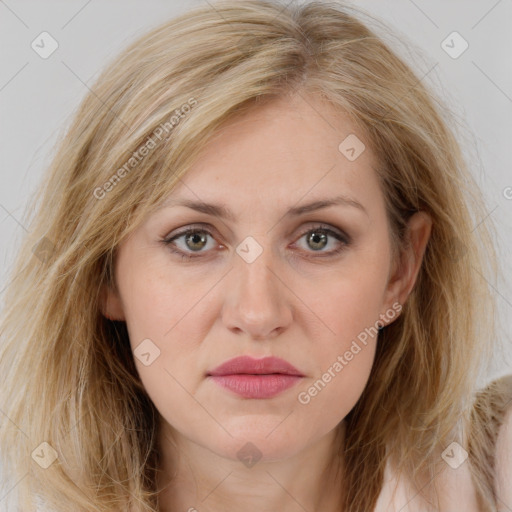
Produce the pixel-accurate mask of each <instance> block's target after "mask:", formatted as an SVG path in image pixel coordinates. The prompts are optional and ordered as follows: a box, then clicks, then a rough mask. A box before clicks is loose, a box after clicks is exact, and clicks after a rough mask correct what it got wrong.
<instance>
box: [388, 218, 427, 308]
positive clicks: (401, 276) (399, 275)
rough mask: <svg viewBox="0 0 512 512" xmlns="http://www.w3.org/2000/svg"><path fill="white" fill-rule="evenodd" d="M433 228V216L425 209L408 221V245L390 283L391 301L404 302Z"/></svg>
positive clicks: (412, 284) (414, 279)
mask: <svg viewBox="0 0 512 512" xmlns="http://www.w3.org/2000/svg"><path fill="white" fill-rule="evenodd" d="M431 230H432V218H431V217H430V215H429V214H428V213H426V212H424V211H419V212H416V213H415V214H414V215H413V216H412V217H411V218H410V219H409V222H408V229H407V235H406V236H407V238H408V242H409V243H408V245H407V247H406V248H405V249H404V250H403V252H402V254H401V255H400V259H399V262H398V264H397V265H395V270H394V273H393V275H392V277H391V279H390V281H389V283H388V285H389V289H388V293H389V296H390V297H393V299H392V300H391V302H394V301H397V302H399V303H400V304H404V303H405V301H406V300H407V298H408V297H409V294H410V293H411V291H412V289H413V288H414V284H415V283H416V279H417V277H418V273H419V270H420V268H421V263H422V261H423V256H424V254H425V249H426V247H427V243H428V241H429V239H430V234H431Z"/></svg>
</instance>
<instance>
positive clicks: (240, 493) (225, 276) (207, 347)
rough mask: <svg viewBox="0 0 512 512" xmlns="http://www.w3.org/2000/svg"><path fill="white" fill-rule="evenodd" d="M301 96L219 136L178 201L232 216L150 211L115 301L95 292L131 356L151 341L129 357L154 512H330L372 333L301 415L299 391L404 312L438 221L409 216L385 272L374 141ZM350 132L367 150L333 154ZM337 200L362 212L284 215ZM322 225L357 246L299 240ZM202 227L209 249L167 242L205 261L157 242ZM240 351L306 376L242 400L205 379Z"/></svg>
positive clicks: (387, 249)
mask: <svg viewBox="0 0 512 512" xmlns="http://www.w3.org/2000/svg"><path fill="white" fill-rule="evenodd" d="M305 99H306V97H305V96H294V97H293V98H287V99H280V100H277V101H275V102H273V103H271V104H267V105H265V106H263V107H262V106H260V107H259V108H258V109H256V110H253V111H251V112H249V113H246V114H244V115H243V116H241V117H239V118H237V119H236V120H234V121H231V122H230V123H229V124H227V125H225V126H224V128H223V129H222V130H221V131H220V132H218V133H217V135H216V137H215V138H214V139H213V140H212V141H211V142H210V144H208V145H207V146H206V147H205V148H204V149H203V152H202V153H201V154H200V155H199V157H198V159H197V160H196V162H195V164H194V166H193V167H192V168H191V169H190V171H189V172H188V173H187V175H186V176H185V177H184V179H183V180H182V182H181V183H180V184H179V186H178V187H177V188H176V189H175V190H174V191H173V194H172V198H173V199H174V198H178V197H179V198H187V199H192V200H197V199H200V200H201V201H204V202H215V203H222V204H224V205H226V206H228V207H229V208H230V209H231V210H232V211H233V214H234V216H235V219H234V220H223V219H220V218H218V217H214V216H211V215H207V214H205V213H199V212H195V211H193V210H191V209H189V208H186V207H184V206H172V207H167V208H163V209H161V210H160V211H158V212H156V213H153V214H152V215H151V216H150V217H149V218H148V219H147V221H145V222H144V223H143V225H141V226H140V227H139V228H138V229H137V230H135V231H134V232H133V233H132V235H131V236H130V237H129V238H128V239H126V240H125V241H124V242H123V243H122V245H121V247H120V249H119V253H118V259H117V260H116V262H115V275H116V281H117V285H118V290H111V289H105V290H104V302H103V313H104V314H105V316H107V317H108V318H111V319H116V320H124V321H126V323H127V327H128V332H129V335H130V343H131V345H132V348H133V349H135V348H136V347H137V346H138V345H139V344H140V343H141V341H142V340H144V339H146V338H149V339H151V340H152V342H153V343H154V344H155V345H156V346H158V348H159V349H160V355H159V357H158V358H156V359H155V360H154V362H153V363H152V364H150V365H149V366H145V365H143V364H142V363H141V362H140V361H139V360H138V359H137V358H135V362H136V365H137V370H138V372H139V375H140V377H141V380H142V382H143V384H144V386H145V388H146V390H147V392H148V395H149V396H150V398H151V399H152V401H153V402H154V404H155V406H156V407H157V409H158V411H159V413H160V415H161V419H162V428H161V431H160V434H159V442H160V447H161V453H162V457H163V465H162V472H161V474H160V477H159V482H158V484H159V486H160V488H162V489H163V490H162V494H161V510H162V511H169V510H193V509H194V508H195V509H197V510H201V511H207V510H209V511H218V510H222V511H235V510H280V511H283V512H290V511H299V510H301V511H302V510H304V508H305V509H306V510H320V509H322V510H324V511H331V510H332V511H334V510H340V504H339V498H340V496H339V495H338V494H339V491H338V490H337V488H336V481H335V480H333V478H334V477H333V476H332V475H333V474H334V472H332V471H331V472H328V465H329V463H330V462H331V461H332V460H333V453H334V449H335V445H334V439H335V434H336V427H337V426H339V427H340V428H341V433H342V434H343V428H344V422H343V419H344V417H345V416H346V415H347V414H348V412H349V411H350V410H351V409H352V408H353V406H354V405H355V404H356V402H357V400H358V399H359V397H360V395H361V393H362V391H363V389H364V387H365V385H366V383H367V380H368V377H369V374H370V370H371V367H372V364H373V360H374V354H375V347H376V343H377V337H376V336H374V337H369V338H368V342H367V345H366V346H364V345H361V346H362V347H363V348H362V350H361V351H360V352H359V353H357V355H355V356H354V358H353V359H352V360H351V361H350V362H348V364H347V365H346V366H344V367H343V369H342V371H340V372H338V373H337V374H336V376H335V377H334V378H332V379H331V381H330V382H329V383H328V384H327V385H326V386H325V387H324V388H323V389H322V390H321V392H319V393H318V394H317V395H316V396H314V397H313V398H311V400H310V402H309V403H308V404H302V403H300V402H299V401H298V394H299V393H300V392H301V391H307V390H308V388H310V387H311V385H312V384H313V383H314V382H315V381H317V380H318V379H319V378H321V377H322V375H323V374H324V373H325V372H326V371H327V369H328V368H329V367H332V365H333V364H334V363H335V361H336V360H337V357H338V356H339V355H343V354H344V353H345V352H346V351H347V350H348V349H349V348H350V346H351V344H352V341H353V340H355V339H356V337H357V336H358V334H360V333H361V332H363V331H364V330H365V328H369V327H371V326H374V325H375V322H376V321H378V320H379V318H380V319H381V320H382V319H383V317H382V315H384V316H385V319H388V318H389V316H390V314H389V310H390V309H391V310H393V307H392V306H393V304H394V303H396V302H398V303H399V304H404V302H405V301H406V299H407V297H408V295H409V293H410V291H411V289H412V287H413V286H414V282H415V280H416V277H417V273H418V270H419V268H420V265H421V259H422V257H423V253H424V249H425V246H426V243H427V241H428V238H429V236H430V231H431V224H432V222H431V219H430V218H429V217H428V215H427V214H425V213H424V212H419V213H417V214H416V215H415V216H414V217H413V218H412V219H411V221H410V224H409V232H410V237H411V241H412V245H411V248H410V250H408V252H406V253H404V254H403V255H402V256H403V259H402V263H403V264H402V265H398V264H397V263H398V262H397V261H392V257H391V246H390V238H389V236H390V235H389V225H388V220H387V217H386V214H385V199H384V196H383V194H382V192H381V190H380V188H379V185H378V181H377V175H376V173H375V171H374V168H375V166H376V160H375V157H374V155H373V154H372V152H371V150H370V148H369V145H368V144H367V143H366V142H365V141H364V139H363V137H362V135H360V134H358V132H357V130H356V129H355V127H354V126H353V125H352V124H351V123H350V122H349V120H348V119H347V118H345V117H344V116H341V115H339V114H338V113H336V114H335V113H334V112H333V111H332V109H330V108H329V106H328V105H326V104H324V103H323V102H322V101H321V100H320V99H318V98H315V97H307V101H305ZM352 133H355V134H358V136H359V138H360V139H361V140H362V141H363V142H365V144H366V149H365V150H364V151H363V152H362V154H361V155H360V156H359V157H358V158H357V159H356V160H355V161H349V160H348V159H347V158H346V157H345V156H344V155H343V154H342V153H341V152H340V151H339V150H338V146H339V145H340V143H341V142H342V141H343V140H344V139H345V138H346V137H347V136H348V135H349V134H352ZM338 194H345V195H348V196H351V197H352V198H354V199H355V200H357V201H358V202H359V203H361V204H362V205H363V207H364V209H365V211H362V210H360V209H358V208H355V207H352V206H346V205H345V206H343V205H336V206H331V207H328V208H325V209H321V210H317V211H313V212H310V213H306V214H303V215H301V216H295V217H289V218H288V217H285V216H284V213H285V212H286V211H287V210H288V208H291V207H294V206H297V205H303V204H306V203H309V202H311V201H313V200H318V199H323V198H329V197H333V196H334V195H338ZM318 222H320V223H322V224H323V225H325V227H327V228H331V229H333V230H334V231H338V232H346V233H347V234H348V235H349V236H350V237H351V238H352V243H351V244H349V245H347V246H344V248H343V250H342V252H341V253H339V254H337V255H331V256H322V254H324V253H328V252H330V251H332V250H334V249H336V248H338V247H340V246H341V245H342V242H338V241H337V240H336V238H335V237H333V236H332V235H329V237H328V238H327V239H326V240H325V242H324V241H322V240H320V243H318V241H317V243H316V245H315V242H314V241H311V240H309V243H308V237H307V236H304V235H305V234H306V233H307V232H308V230H310V229H313V228H315V226H316V224H317V223H318ZM197 223H204V224H205V226H199V227H198V229H207V230H208V231H209V232H210V233H211V236H210V235H207V238H206V240H207V243H206V245H205V246H201V244H200V243H198V242H197V241H194V240H190V239H189V241H188V245H187V244H186V238H185V237H181V238H180V239H179V240H177V241H175V243H176V247H177V248H178V249H181V250H183V251H188V253H189V254H190V253H192V254H197V251H199V252H200V254H202V256H200V257H198V258H197V259H195V260H190V261H187V260H182V259H181V258H180V256H178V255H176V254H173V253H172V252H171V251H170V249H169V247H167V246H165V245H164V244H162V242H161V241H160V240H161V239H163V238H165V237H167V236H168V235H172V234H174V233H177V232H178V230H179V228H184V227H186V226H190V225H192V224H197ZM194 227H196V226H194ZM199 234H201V233H199ZM203 236H204V235H203ZM247 236H251V237H253V238H254V239H255V240H256V241H257V242H258V244H259V245H260V246H261V248H262V249H263V252H262V253H261V254H260V255H259V256H258V257H257V258H256V260H255V261H253V262H252V263H248V262H247V261H245V260H244V259H243V258H241V257H240V256H239V255H238V254H237V253H236V248H237V246H238V245H239V244H240V243H241V242H242V241H244V239H245V238H246V237H247ZM322 243H325V245H322ZM243 246H244V244H242V247H243ZM194 249H196V252H194ZM201 251H202V252H201ZM397 316H398V315H396V316H395V319H396V317H397ZM392 321H393V319H389V321H388V322H387V323H391V322H392ZM244 354H250V355H252V356H253V357H258V358H259V357H263V356H268V355H274V356H278V357H281V358H283V359H285V360H287V361H289V362H290V363H291V364H293V365H294V366H295V367H296V368H298V369H299V370H300V371H301V372H302V373H303V374H304V378H303V379H302V380H301V381H300V382H299V384H297V385H295V386H294V387H292V388H291V389H288V390H286V391H284V392H282V393H281V394H279V395H278V396H276V397H274V398H271V399H262V400H258V399H244V398H240V397H239V396H237V395H234V394H233V393H231V392H229V391H226V390H224V389H223V388H221V387H219V386H218V385H217V384H216V383H214V382H211V380H210V379H207V378H206V373H207V371H208V370H211V369H213V368H214V367H216V366H218V365H219V364H221V363H222V362H224V361H226V360H228V359H231V358H233V357H235V356H238V355H244ZM342 438H343V436H342ZM247 442H251V443H252V444H253V445H254V446H255V447H256V448H257V450H258V453H259V454H260V455H261V459H260V460H259V461H258V462H257V463H256V464H255V465H253V466H252V467H247V466H246V465H244V464H243V463H242V462H241V460H239V458H238V456H237V452H238V451H239V450H240V449H241V448H242V447H243V446H244V445H245V444H246V443H247ZM178 454H179V457H178ZM339 464H340V469H341V473H340V476H339V478H342V468H343V461H342V460H341V461H339ZM172 475H176V478H175V480H173V481H170V477H171V476H172ZM303 507H304V508H303Z"/></svg>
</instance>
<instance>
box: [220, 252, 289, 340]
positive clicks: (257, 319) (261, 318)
mask: <svg viewBox="0 0 512 512" xmlns="http://www.w3.org/2000/svg"><path fill="white" fill-rule="evenodd" d="M234 258H235V259H234V268H233V269H232V270H231V272H229V274H228V275H227V276H226V277H227V278H226V280H225V282H224V286H225V289H224V290H223V291H224V297H225V299H224V304H223V308H222V320H223V323H224V325H225V326H226V327H227V328H228V329H230V330H232V331H236V332H237V333H238V334H240V333H245V334H246V335H247V336H248V337H250V338H252V339H255V340H266V339H271V338H273V337H275V336H278V335H279V334H280V333H281V332H282V331H284V330H285V329H286V328H287V327H288V326H289V325H290V323H291V321H292V318H293V307H292V303H291V300H292V297H293V293H291V291H290V290H289V288H288V287H287V285H286V284H285V279H284V276H283V275H282V270H281V271H280V268H281V267H280V266H279V265H277V262H276V257H275V255H273V254H272V253H271V251H270V250H269V249H266V248H265V249H264V250H263V252H262V253H261V254H260V255H259V256H258V257H257V258H256V259H255V260H254V261H252V262H250V263H249V262H248V261H246V260H245V259H244V258H242V257H240V256H239V255H238V254H236V255H234ZM280 273H281V275H280Z"/></svg>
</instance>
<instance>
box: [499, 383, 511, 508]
mask: <svg viewBox="0 0 512 512" xmlns="http://www.w3.org/2000/svg"><path fill="white" fill-rule="evenodd" d="M505 384H506V387H505V390H504V391H505V395H504V396H507V397H508V401H507V403H506V404H505V410H504V411H503V417H502V421H501V422H500V423H501V425H500V426H499V430H498V436H497V440H496V451H495V453H496V456H495V465H496V482H495V483H496V496H497V498H498V504H499V506H500V507H503V509H504V510H510V509H512V375H509V376H508V378H507V379H506V382H505ZM507 507H508V508H507Z"/></svg>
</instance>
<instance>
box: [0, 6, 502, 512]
mask: <svg viewBox="0 0 512 512" xmlns="http://www.w3.org/2000/svg"><path fill="white" fill-rule="evenodd" d="M213 5H214V7H215V9H212V8H211V7H208V6H205V7H203V8H199V9H196V10H193V11H190V12H188V13H186V14H184V15H181V16H179V17H177V18H175V19H173V20H171V21H168V22H166V23H165V24H163V25H161V26H159V27H157V28H155V29H153V30H152V31H151V32H149V33H148V34H147V35H145V36H143V37H142V38H140V39H139V40H138V41H136V42H134V43H133V44H132V45H131V46H130V47H129V48H127V49H126V50H125V51H124V52H123V53H122V54H121V55H120V56H119V57H118V58H117V59H116V60H115V62H113V63H112V64H111V65H110V66H109V67H108V69H106V71H105V72H104V73H103V74H102V75H101V76H100V77H99V79H98V80H97V82H96V84H95V85H93V86H92V87H91V89H92V91H94V92H91V93H90V94H88V95H87V96H86V97H85V99H84V100H83V102H82V104H81V106H80V107H79V109H78V111H77V112H76V115H75V116H74V121H73V123H72V125H71V127H70V128H69V130H68V132H67V133H66V135H65V136H64V137H63V139H62V140H61V141H60V142H59V147H58V151H57V152H56V154H55V156H54V159H53V162H52V164H51V166H50V168H49V170H48V173H47V175H46V176H45V178H44V181H43V185H42V186H41V188H40V190H39V191H38V193H37V194H36V196H35V197H34V198H32V203H31V209H30V210H28V211H27V220H26V221H25V222H26V224H29V226H30V228H29V229H28V232H29V233H28V234H27V236H26V238H25V239H24V241H23V244H22V247H21V248H20V251H19V257H18V259H17V263H16V265H15V267H14V269H13V270H12V272H11V276H10V277H11V278H12V282H11V284H10V286H9V288H8V289H7V291H6V295H5V307H4V312H3V318H2V323H1V331H0V335H1V352H0V375H1V377H0V378H1V386H0V389H1V391H0V393H1V408H2V410H3V412H4V414H5V421H4V425H3V427H2V429H1V434H0V451H1V453H2V457H3V459H4V466H6V467H7V468H8V472H9V477H10V478H11V482H12V485H13V486H14V484H15V483H17V485H16V486H15V487H14V489H12V490H11V491H10V492H9V494H8V496H7V498H6V499H8V498H9V499H10V498H12V499H15V498H16V499H18V500H19V503H20V504H21V510H23V511H28V510H33V508H34V501H33V499H34V497H36V496H38V497H40V498H41V499H43V500H44V502H45V503H47V504H49V505H50V506H51V507H52V508H53V510H55V511H68V510H73V511H88V512H90V511H93V510H94V511H102V512H103V511H105V512H107V511H114V510H116V511H118V510H128V508H130V510H134V511H137V512H139V511H140V512H142V511H154V510H157V494H156V489H155V475H156V471H157V470H158V465H159V456H158V450H157V446H156V431H157V428H158V420H157V417H158V415H157V411H156V409H155V407H154V405H153V404H152V402H151V400H150V399H149V397H148V396H147V394H146V392H145V390H144V388H143V386H142V383H141V381H140V379H139V378H138V375H137V372H136V369H135V365H134V362H133V356H132V353H131V350H130V345H129V340H128V333H127V331H126V326H125V324H124V322H115V321H111V320H108V319H106V318H105V317H104V316H103V315H102V314H101V311H100V304H101V301H100V299H101V298H100V288H101V286H102V285H103V284H108V285H109V286H111V287H115V285H116V284H115V282H114V279H113V276H114V272H113V263H114V261H115V255H116V250H117V247H118V245H119V244H120V242H121V241H123V240H124V239H125V238H126V237H127V236H128V235H129V234H130V233H131V232H132V230H134V229H135V228H136V227H137V226H138V225H139V224H140V222H142V221H143V220H144V219H145V218H146V216H147V215H149V214H151V212H153V211H154V210H155V209H156V208H158V206H159V205H160V204H161V202H162V201H163V200H165V199H166V197H167V196H168V195H169V194H170V193H171V192H172V191H173V189H174V187H175V186H176V185H177V184H178V182H179V181H180V178H181V177H182V176H184V175H185V174H186V172H187V169H189V168H190V166H191V164H192V163H193V161H194V159H195V158H196V156H197V155H198V152H199V151H200V149H201V148H202V147H203V146H204V145H205V144H206V143H207V142H208V141H209V140H210V139H211V138H212V137H213V136H214V134H215V133H216V132H217V130H218V129H219V127H220V126H221V125H222V124H223V123H225V122H226V121H227V120H228V119H232V118H233V117H234V116H236V115H239V114H241V113H243V112H247V111H248V110H249V109H251V108H257V107H258V105H261V104H262V103H263V102H267V101H272V100H274V99H277V98H280V97H284V96H286V95H288V94H294V93H301V94H302V93H310V94H314V95H316V96H318V97H322V98H323V99H324V100H325V101H326V102H328V104H329V105H331V106H332V108H333V109H337V110H338V111H340V112H345V113H346V114H348V115H349V116H350V118H351V119H352V120H353V121H354V123H356V125H357V127H358V130H359V132H358V133H360V134H361V138H364V140H366V141H367V142H368V145H369V146H370V148H371V149H372V151H373V152H374V153H375V155H376V156H377V159H378V162H379V164H380V165H379V168H378V169H376V171H377V174H378V177H379V179H380V182H381V185H382V191H383V194H384V196H385V198H386V203H387V213H388V217H389V223H390V229H391V234H392V236H393V241H394V245H393V247H394V249H395V251H396V254H398V251H399V250H400V249H401V248H403V247H404V246H405V245H406V244H407V236H406V223H407V220H408V219H409V217H410V215H411V214H412V213H414V212H416V211H419V210H424V211H426V212H428V213H429V214H430V215H431V216H432V219H433V230H432V234H431V238H430V240H429V243H428V245H427V248H426V252H425V255H424V260H423V264H422V267H421V269H420V273H419V275H418V279H417V283H416V286H415V287H414V289H413V291H412V292H411V295H410V296H409V298H408V300H407V302H406V303H405V304H404V305H403V311H402V315H401V316H400V317H398V319H397V320H396V321H395V322H393V323H392V324H390V325H388V326H386V327H384V328H383V330H382V331H381V332H380V335H379V342H378V344H377V352H376V356H375V361H374V366H373V368H372V372H371V375H370V378H369V381H368V384H367V386H366V388H365V390H364V392H363V394H362V396H361V397H360V399H359V401H358V402H357V404H356V406H355V407H354V408H353V410H352V411H351V412H350V413H349V414H348V416H347V417H346V444H345V446H344V447H340V450H341V449H343V450H344V457H345V461H346V462H345V475H344V476H345V480H344V484H343V486H344V489H343V493H342V494H343V496H344V500H345V506H344V510H345V511H348V512H367V511H369V510H372V509H373V508H374V506H375V503H376V501H377V498H378V495H379V492H380V490H381V488H382V483H383V473H384V467H385V464H386V461H388V460H389V461H391V462H392V463H393V464H394V466H395V467H396V469H397V472H398V474H404V475H409V476H410V479H411V481H416V480H417V481H418V485H419V484H420V480H421V482H424V481H430V480H431V479H432V478H433V477H434V476H435V475H436V474H437V473H438V472H439V470H440V469H442V468H443V467H445V466H446V465H445V463H444V461H443V460H442V458H441V456H440V454H441V452H442V451H443V450H444V449H445V448H446V447H447V446H448V445H449V444H450V443H451V442H453V441H457V442H459V443H460V444H461V445H463V446H465V447H466V448H467V447H468V440H467V439H466V437H465V436H464V435H463V432H464V431H465V430H464V427H466V426H467V425H468V424H469V422H470V416H471V411H472V410H473V401H474V399H475V397H474V393H475V390H476V383H477V382H480V381H482V379H485V371H486V369H487V366H486V365H485V362H486V361H487V362H488V361H489V360H490V357H491V356H492V350H493V340H494V335H493V332H494V327H495V326H494V303H493V300H492V294H491V291H490V289H489V286H488V284H487V282H486V281H485V280H484V277H487V278H488V279H489V282H492V279H493V276H494V275H495V274H496V255H495V251H494V249H493V241H492V236H491V235H492V234H491V232H490V228H491V225H490V223H489V219H488V220H487V221H486V222H485V223H481V224H479V227H478V230H477V229H475V228H474V226H475V225H476V224H478V223H479V222H481V220H482V219H483V218H484V217H485V216H486V211H485V207H484V201H483V199H482V198H481V195H480V193H479V191H478V187H477V186H476V184H475V182H474V179H473V178H472V177H471V174H470V172H468V170H467V167H466V164H465V162H464V158H463V155H462V152H461V149H460V147H459V145H458V143H457V140H456V138H455V136H454V134H453V132H452V131H451V130H450V129H449V128H448V127H449V123H450V118H449V115H448V112H442V110H441V109H439V108H437V107H436V105H435V103H436V102H438V100H437V99H436V98H435V95H434V94H433V93H432V92H430V91H429V90H428V88H427V87H426V86H425V85H424V84H423V83H421V81H420V80H419V79H418V77H417V76H416V75H415V73H414V72H413V71H412V70H411V69H410V68H409V67H408V66H407V65H406V64H405V63H404V61H403V60H402V59H401V58H400V57H398V56H397V55H396V54H395V53H394V52H393V51H391V49H390V48H389V47H388V46H387V45H386V44H385V42H384V41H383V39H382V38H380V37H379V36H377V35H376V33H375V32H373V31H372V30H371V29H370V28H369V27H368V26H366V25H365V24H364V23H362V22H361V21H358V19H357V16H356V15H354V14H352V13H351V12H350V11H351V8H349V7H348V6H343V5H341V4H335V3H330V4H329V3H325V2H310V3H307V4H305V5H303V6H288V7H286V8H283V6H280V5H278V4H275V3H272V2H266V1H259V0H246V1H239V0H231V1H224V2H217V3H215V4H213ZM186 106H188V107H189V108H185V107H186ZM176 111H178V112H176ZM173 117H174V120H172V121H171V118H173ZM155 133H159V134H160V135H161V138H160V139H158V137H157V136H156V135H155ZM150 137H151V139H150ZM157 139H158V140H157ZM150 140H152V141H153V142H155V144H154V146H153V145H151V143H150V142H149V141H150ZM340 142H341V140H340ZM143 146H144V147H146V150H147V151H146V154H145V155H144V157H143V158H140V160H139V159H138V157H134V151H136V150H138V148H139V149H140V148H141V147H143ZM137 154H139V153H137ZM140 155H142V150H141V151H140V154H139V156H140ZM34 211H36V212H37V213H36V214H35V215H34ZM42 442H46V443H48V444H49V445H50V446H51V447H52V448H53V449H54V450H55V451H56V452H57V454H58V459H57V460H56V461H55V462H54V463H53V464H51V465H50V466H49V467H48V468H47V469H42V468H41V467H40V466H39V465H38V464H36V463H35V462H34V461H35V460H36V459H35V455H34V457H32V456H33V452H34V450H35V449H36V448H37V447H39V446H40V444H41V443H42ZM489 442H490V441H489V440H488V439H487V438H486V437H481V438H479V439H478V443H480V445H481V446H482V447H483V448H486V449H490V447H489V446H487V445H486V443H489ZM484 445H485V446H484ZM45 447H46V445H44V449H47V448H45ZM41 449H43V448H39V450H41ZM41 453H42V452H41ZM45 453H49V450H47V451H46V452H45ZM481 463H482V464H484V466H485V461H481ZM472 467H473V466H472ZM487 470H488V473H489V474H492V468H491V467H490V466H485V467H480V468H478V467H476V466H475V467H474V469H473V471H474V478H475V479H478V478H479V477H480V476H481V473H482V472H484V473H485V471H487ZM340 492H342V489H340ZM479 499H480V503H481V510H494V505H493V503H492V493H491V494H489V493H487V492H486V491H485V489H479Z"/></svg>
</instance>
